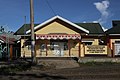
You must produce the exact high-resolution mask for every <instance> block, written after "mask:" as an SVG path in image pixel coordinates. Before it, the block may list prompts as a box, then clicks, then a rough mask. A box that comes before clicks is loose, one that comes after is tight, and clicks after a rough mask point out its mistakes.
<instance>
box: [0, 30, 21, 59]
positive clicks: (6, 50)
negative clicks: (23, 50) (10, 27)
mask: <svg viewBox="0 0 120 80" xmlns="http://www.w3.org/2000/svg"><path fill="white" fill-rule="evenodd" d="M17 39H18V37H16V36H14V35H13V33H6V32H4V31H3V32H1V33H0V59H9V58H13V57H15V55H16V54H18V53H19V47H17V46H18V45H17ZM17 52H18V53H17Z"/></svg>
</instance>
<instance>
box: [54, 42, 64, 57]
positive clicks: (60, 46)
mask: <svg viewBox="0 0 120 80" xmlns="http://www.w3.org/2000/svg"><path fill="white" fill-rule="evenodd" d="M53 43H54V51H53V54H54V55H55V56H63V55H64V43H63V42H53Z"/></svg>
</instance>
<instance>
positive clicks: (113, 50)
mask: <svg viewBox="0 0 120 80" xmlns="http://www.w3.org/2000/svg"><path fill="white" fill-rule="evenodd" d="M112 57H115V47H114V43H112Z"/></svg>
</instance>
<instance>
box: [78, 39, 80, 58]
mask: <svg viewBox="0 0 120 80" xmlns="http://www.w3.org/2000/svg"><path fill="white" fill-rule="evenodd" d="M78 48H79V49H78V50H79V51H78V52H79V53H78V55H79V57H81V41H80V40H79V47H78Z"/></svg>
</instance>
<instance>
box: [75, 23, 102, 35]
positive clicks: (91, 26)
mask: <svg viewBox="0 0 120 80" xmlns="http://www.w3.org/2000/svg"><path fill="white" fill-rule="evenodd" d="M76 24H77V25H79V26H81V27H83V28H85V29H87V30H89V34H103V33H104V31H103V29H102V27H101V25H100V24H99V23H76Z"/></svg>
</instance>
